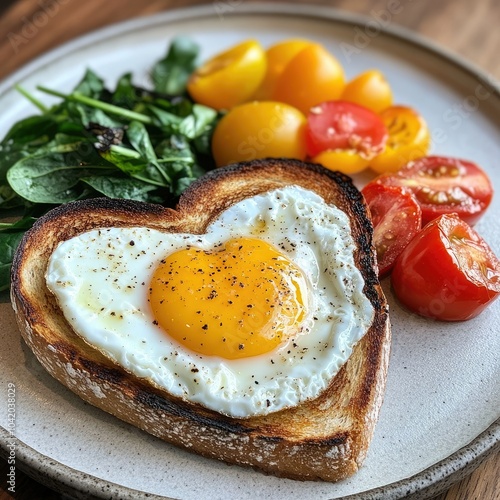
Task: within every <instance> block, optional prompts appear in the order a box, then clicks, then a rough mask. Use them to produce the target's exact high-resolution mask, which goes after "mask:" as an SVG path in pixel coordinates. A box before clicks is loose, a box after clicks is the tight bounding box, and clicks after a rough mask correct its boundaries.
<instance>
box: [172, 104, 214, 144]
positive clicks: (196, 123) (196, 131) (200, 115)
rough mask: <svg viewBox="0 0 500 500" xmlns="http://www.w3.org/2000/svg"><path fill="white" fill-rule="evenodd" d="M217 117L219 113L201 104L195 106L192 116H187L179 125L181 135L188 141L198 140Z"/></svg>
mask: <svg viewBox="0 0 500 500" xmlns="http://www.w3.org/2000/svg"><path fill="white" fill-rule="evenodd" d="M216 117H217V111H215V109H212V108H207V107H206V106H202V105H201V104H195V105H194V106H193V109H192V114H190V115H189V116H186V118H184V120H182V122H181V123H180V125H179V133H180V134H182V135H184V136H186V137H187V138H188V139H196V138H197V137H199V136H200V135H201V134H203V133H204V132H205V131H206V130H207V129H208V127H209V126H210V125H211V124H212V123H213V121H214V120H215V118H216Z"/></svg>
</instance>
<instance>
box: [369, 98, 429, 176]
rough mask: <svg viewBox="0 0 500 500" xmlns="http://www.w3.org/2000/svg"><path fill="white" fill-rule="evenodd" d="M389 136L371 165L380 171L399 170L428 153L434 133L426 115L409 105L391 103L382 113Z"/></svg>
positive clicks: (380, 172) (373, 168)
mask: <svg viewBox="0 0 500 500" xmlns="http://www.w3.org/2000/svg"><path fill="white" fill-rule="evenodd" d="M380 118H381V119H382V121H383V123H384V124H385V126H386V127H387V130H388V132H389V138H388V139H387V144H386V146H385V149H384V151H382V153H381V154H379V155H378V156H376V157H375V158H373V160H372V161H371V163H370V168H371V169H372V170H374V171H375V172H378V173H379V174H382V173H386V172H397V171H398V170H399V169H400V168H402V167H403V166H404V165H406V164H407V163H408V162H409V161H411V160H415V159H417V158H421V157H422V156H426V155H427V153H428V151H429V147H430V143H431V134H430V131H429V127H428V126H427V123H426V122H425V120H424V119H423V117H422V116H421V115H420V114H419V113H417V111H415V110H414V109H412V108H409V107H408V106H390V107H388V108H386V109H385V110H384V111H382V112H381V113H380Z"/></svg>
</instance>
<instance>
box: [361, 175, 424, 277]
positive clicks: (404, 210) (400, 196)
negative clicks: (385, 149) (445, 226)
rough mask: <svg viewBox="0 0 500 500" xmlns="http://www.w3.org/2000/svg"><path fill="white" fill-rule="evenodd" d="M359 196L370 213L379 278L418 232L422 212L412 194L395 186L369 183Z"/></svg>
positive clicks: (386, 272) (391, 266)
mask: <svg viewBox="0 0 500 500" xmlns="http://www.w3.org/2000/svg"><path fill="white" fill-rule="evenodd" d="M361 192H362V193H363V196H364V197H365V200H366V203H367V204H368V207H369V209H370V213H371V218H372V223H373V228H374V230H373V245H374V246H375V249H376V251H377V261H378V268H379V276H380V277H383V276H385V275H386V274H388V273H389V272H390V271H391V269H392V268H393V266H394V263H395V262H396V259H397V258H398V256H399V254H400V253H401V252H402V251H403V249H404V248H405V247H406V245H408V243H409V242H410V241H411V240H412V239H413V237H414V236H415V235H416V234H417V233H418V232H419V231H420V229H421V224H422V212H421V210H420V207H419V205H418V203H417V201H416V200H415V197H414V196H413V194H412V193H411V192H410V191H407V190H405V189H403V188H401V187H398V186H384V185H382V184H374V183H369V184H367V185H366V186H365V187H364V188H363V190H362V191H361Z"/></svg>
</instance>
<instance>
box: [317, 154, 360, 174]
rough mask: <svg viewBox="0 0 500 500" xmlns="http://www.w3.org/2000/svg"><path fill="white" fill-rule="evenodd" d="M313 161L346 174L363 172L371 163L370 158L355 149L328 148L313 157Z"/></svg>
mask: <svg viewBox="0 0 500 500" xmlns="http://www.w3.org/2000/svg"><path fill="white" fill-rule="evenodd" d="M311 161H312V162H313V163H319V164H320V165H323V167H326V168H328V169H329V170H338V171H339V172H342V173H343V174H346V175H352V174H357V173H358V172H362V171H363V170H365V168H367V167H368V163H369V160H367V159H366V158H365V157H363V156H361V155H360V154H358V152H357V151H355V150H353V149H328V150H326V151H323V152H322V153H320V154H319V155H316V156H314V157H313V158H311Z"/></svg>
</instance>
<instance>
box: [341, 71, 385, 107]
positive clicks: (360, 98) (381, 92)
mask: <svg viewBox="0 0 500 500" xmlns="http://www.w3.org/2000/svg"><path fill="white" fill-rule="evenodd" d="M340 99H341V100H342V101H349V102H355V103H356V104H359V105H360V106H364V107H365V108H368V109H371V110H372V111H374V112H375V113H380V112H381V111H382V110H384V109H386V108H388V107H389V106H390V105H391V104H392V90H391V87H390V86H389V83H388V82H387V80H386V79H385V78H384V75H383V74H382V73H381V72H380V71H378V70H376V69H371V70H369V71H365V72H364V73H361V74H360V75H358V76H357V77H355V78H353V79H352V80H351V81H350V82H349V83H348V84H347V85H346V86H345V88H344V91H343V92H342V95H341V96H340Z"/></svg>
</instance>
